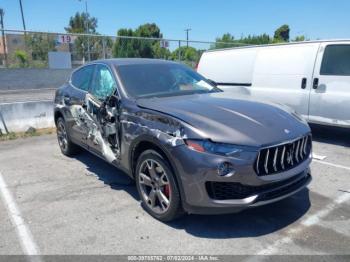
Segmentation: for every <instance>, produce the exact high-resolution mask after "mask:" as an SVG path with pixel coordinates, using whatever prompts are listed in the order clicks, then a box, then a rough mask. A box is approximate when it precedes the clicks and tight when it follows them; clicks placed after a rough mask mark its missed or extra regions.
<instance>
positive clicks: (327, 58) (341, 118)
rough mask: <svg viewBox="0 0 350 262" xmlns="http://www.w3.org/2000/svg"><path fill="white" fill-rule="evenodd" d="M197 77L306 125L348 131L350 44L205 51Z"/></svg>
mask: <svg viewBox="0 0 350 262" xmlns="http://www.w3.org/2000/svg"><path fill="white" fill-rule="evenodd" d="M198 72H199V73H200V74H202V75H203V76H205V77H206V78H209V79H212V80H213V81H215V82H217V83H218V86H219V87H220V88H222V89H224V90H226V91H229V92H233V93H235V94H244V95H248V96H251V97H253V98H254V99H268V100H270V101H273V102H278V103H282V104H285V105H288V106H290V107H292V108H293V109H294V110H296V111H297V112H298V113H299V114H301V115H302V116H303V117H304V118H305V119H307V121H308V122H310V123H317V124H323V125H331V126H339V127H347V128H350V114H349V112H350V40H346V41H345V40H344V41H341V40H339V41H313V42H301V43H289V44H277V45H265V46H252V47H242V48H232V49H222V50H213V51H208V52H205V53H204V54H203V55H202V57H201V59H200V62H199V65H198Z"/></svg>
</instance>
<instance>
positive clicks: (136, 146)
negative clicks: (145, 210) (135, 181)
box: [129, 135, 184, 200]
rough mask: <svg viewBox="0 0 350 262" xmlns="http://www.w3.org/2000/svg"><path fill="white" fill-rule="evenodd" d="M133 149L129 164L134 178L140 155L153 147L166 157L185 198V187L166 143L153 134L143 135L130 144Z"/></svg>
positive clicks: (181, 194)
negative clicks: (162, 142)
mask: <svg viewBox="0 0 350 262" xmlns="http://www.w3.org/2000/svg"><path fill="white" fill-rule="evenodd" d="M130 148H131V150H130V151H129V152H130V153H129V165H130V167H129V168H130V170H131V174H132V176H133V178H135V169H136V165H137V159H138V157H139V156H140V155H141V154H142V152H144V151H146V150H149V149H153V150H154V151H156V152H157V153H159V154H160V155H161V156H162V157H164V159H165V160H166V161H167V162H168V164H169V167H170V168H171V171H172V172H173V173H174V175H175V181H176V183H177V186H178V187H179V191H180V198H181V200H183V199H184V198H183V197H182V196H183V193H184V191H183V187H182V183H181V180H180V176H179V174H178V171H177V169H176V166H175V164H174V163H173V161H172V160H171V154H170V152H169V151H168V150H167V149H166V147H165V146H164V145H162V144H161V143H160V142H159V141H158V140H157V139H155V138H153V137H152V136H149V135H142V136H140V137H139V138H137V139H136V140H135V141H134V142H133V143H132V145H131V146H130Z"/></svg>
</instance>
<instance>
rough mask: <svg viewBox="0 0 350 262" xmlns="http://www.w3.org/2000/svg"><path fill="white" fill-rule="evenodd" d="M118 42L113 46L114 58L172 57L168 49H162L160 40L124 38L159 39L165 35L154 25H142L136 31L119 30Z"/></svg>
mask: <svg viewBox="0 0 350 262" xmlns="http://www.w3.org/2000/svg"><path fill="white" fill-rule="evenodd" d="M117 35H118V36H119V37H117V40H116V41H115V43H114V46H113V56H114V57H143V58H165V59H167V58H168V57H170V51H169V50H168V49H167V48H162V47H160V40H152V39H136V38H123V36H126V37H145V38H147V37H148V38H159V39H162V38H163V35H162V33H161V32H160V28H159V27H158V26H157V25H156V24H154V23H152V24H150V23H146V24H143V25H140V26H139V27H138V28H137V29H136V30H135V31H134V30H132V29H125V28H123V29H120V30H118V33H117Z"/></svg>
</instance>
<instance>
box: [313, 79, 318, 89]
mask: <svg viewBox="0 0 350 262" xmlns="http://www.w3.org/2000/svg"><path fill="white" fill-rule="evenodd" d="M312 88H313V89H317V88H318V78H314V82H313V83H312Z"/></svg>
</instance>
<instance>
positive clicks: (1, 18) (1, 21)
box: [0, 8, 7, 66]
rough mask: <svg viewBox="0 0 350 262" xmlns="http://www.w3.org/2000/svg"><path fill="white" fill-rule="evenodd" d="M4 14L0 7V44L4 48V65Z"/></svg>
mask: <svg viewBox="0 0 350 262" xmlns="http://www.w3.org/2000/svg"><path fill="white" fill-rule="evenodd" d="M4 15H5V12H4V10H3V9H1V8H0V25H1V34H2V46H3V49H4V58H5V66H7V50H6V40H5V32H4Z"/></svg>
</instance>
